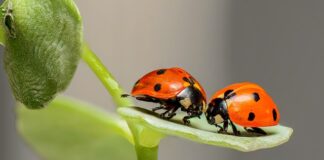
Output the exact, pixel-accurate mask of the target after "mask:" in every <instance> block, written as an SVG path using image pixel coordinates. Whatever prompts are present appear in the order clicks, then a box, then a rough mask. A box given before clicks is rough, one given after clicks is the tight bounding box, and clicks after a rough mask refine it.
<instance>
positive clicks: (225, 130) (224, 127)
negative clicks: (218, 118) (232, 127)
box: [218, 121, 228, 133]
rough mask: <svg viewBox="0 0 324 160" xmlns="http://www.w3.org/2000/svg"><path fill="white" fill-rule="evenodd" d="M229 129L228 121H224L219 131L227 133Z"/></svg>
mask: <svg viewBox="0 0 324 160" xmlns="http://www.w3.org/2000/svg"><path fill="white" fill-rule="evenodd" d="M227 129H228V121H224V122H223V127H221V128H220V130H218V133H227Z"/></svg>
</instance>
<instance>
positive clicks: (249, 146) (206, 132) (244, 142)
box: [118, 107, 293, 152]
mask: <svg viewBox="0 0 324 160" xmlns="http://www.w3.org/2000/svg"><path fill="white" fill-rule="evenodd" d="M118 112H119V114H121V115H122V116H123V117H125V118H126V120H127V121H131V122H133V123H136V124H138V125H141V126H143V127H146V128H148V129H150V130H151V131H152V132H156V133H160V134H164V135H172V136H178V137H181V138H185V139H189V140H192V141H195V142H199V143H204V144H209V145H215V146H221V147H227V148H232V149H236V150H239V151H243V152H249V151H254V150H258V149H265V148H271V147H275V146H278V145H281V144H283V143H285V142H287V141H288V140H289V138H290V136H291V134H292V132H293V130H292V129H291V128H288V127H284V126H280V125H279V126H275V127H268V128H266V129H265V131H266V132H267V133H268V135H266V136H257V135H253V134H249V133H246V132H244V131H241V132H242V136H233V135H226V134H219V133H216V131H217V129H216V127H215V126H212V125H209V124H208V123H207V121H206V119H205V116H202V118H201V119H198V118H194V119H191V126H185V125H183V124H182V123H183V122H182V117H183V115H181V114H178V115H177V116H176V117H175V118H173V119H172V120H171V121H167V120H163V119H161V118H159V116H158V115H157V114H154V113H152V112H150V111H147V110H144V109H141V108H138V107H132V108H119V109H118ZM239 129H241V130H242V128H240V127H239ZM146 134H147V135H148V133H146ZM143 137H145V136H143ZM146 137H147V139H150V138H152V137H153V136H146ZM158 140H159V139H158Z"/></svg>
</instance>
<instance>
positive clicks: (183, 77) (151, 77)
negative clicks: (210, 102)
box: [122, 67, 207, 124]
mask: <svg viewBox="0 0 324 160" xmlns="http://www.w3.org/2000/svg"><path fill="white" fill-rule="evenodd" d="M127 96H129V95H127V94H124V95H122V97H127ZM131 96H133V97H135V98H136V99H138V100H141V101H147V102H153V103H159V104H160V106H158V107H156V108H153V109H152V110H153V112H155V111H157V110H160V109H164V110H166V111H165V112H163V113H162V114H160V116H161V117H162V118H165V119H170V118H172V117H173V116H175V115H176V113H175V112H176V111H177V110H178V109H179V108H181V110H182V111H185V112H187V114H188V115H187V116H185V117H184V118H183V122H184V123H185V124H189V123H190V121H189V120H188V119H190V118H193V117H199V118H200V115H201V114H202V113H203V112H205V111H206V109H207V108H206V93H205V91H204V89H203V88H202V86H201V85H200V84H199V82H198V81H197V80H196V79H195V78H193V77H192V76H191V75H190V74H189V73H188V72H186V71H185V70H183V69H181V68H177V67H174V68H168V69H158V70H154V71H152V72H150V73H148V74H146V75H144V76H143V77H142V78H140V79H139V80H138V81H137V82H136V83H135V85H134V87H133V90H132V93H131Z"/></svg>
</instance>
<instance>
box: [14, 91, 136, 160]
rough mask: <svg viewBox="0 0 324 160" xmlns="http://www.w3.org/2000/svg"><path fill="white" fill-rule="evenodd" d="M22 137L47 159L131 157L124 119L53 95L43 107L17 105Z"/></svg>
mask: <svg viewBox="0 0 324 160" xmlns="http://www.w3.org/2000/svg"><path fill="white" fill-rule="evenodd" d="M17 114H18V120H17V126H18V130H19V132H20V133H21V134H22V136H23V137H24V139H25V140H26V141H27V142H28V144H30V145H31V146H32V148H34V149H35V150H36V151H37V153H39V155H40V156H41V157H42V158H45V159H47V160H122V159H125V160H126V159H127V160H134V159H135V158H136V156H135V150H134V148H133V145H132V143H133V137H132V134H131V133H130V130H129V128H128V126H127V124H126V122H125V121H124V120H122V119H120V118H118V117H117V116H116V115H111V114H108V113H106V112H104V111H102V110H99V109H96V108H95V107H94V106H91V105H88V104H85V103H81V102H77V101H76V100H72V99H67V98H61V97H59V98H56V99H55V100H54V101H52V102H51V103H50V104H49V105H48V107H47V108H44V109H42V110H28V109H26V108H25V107H22V106H21V105H19V106H18V107H17Z"/></svg>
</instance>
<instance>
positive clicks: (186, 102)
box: [180, 98, 192, 109]
mask: <svg viewBox="0 0 324 160" xmlns="http://www.w3.org/2000/svg"><path fill="white" fill-rule="evenodd" d="M180 104H181V105H182V106H183V107H184V108H186V109H188V108H189V107H190V106H191V105H192V103H191V100H190V98H185V99H182V100H180Z"/></svg>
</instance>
